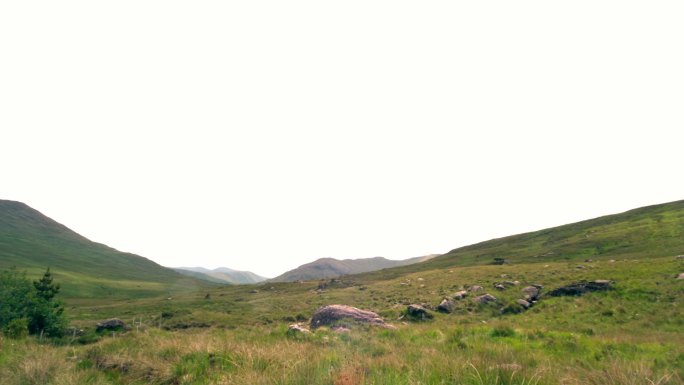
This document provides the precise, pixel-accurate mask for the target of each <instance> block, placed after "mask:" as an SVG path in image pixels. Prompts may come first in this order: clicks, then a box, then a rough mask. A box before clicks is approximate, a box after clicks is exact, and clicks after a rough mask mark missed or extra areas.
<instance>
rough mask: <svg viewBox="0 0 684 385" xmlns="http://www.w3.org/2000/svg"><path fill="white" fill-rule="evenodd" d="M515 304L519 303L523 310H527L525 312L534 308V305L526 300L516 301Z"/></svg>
mask: <svg viewBox="0 0 684 385" xmlns="http://www.w3.org/2000/svg"><path fill="white" fill-rule="evenodd" d="M515 303H517V304H518V305H520V306H522V307H523V308H525V310H527V309H529V308H530V307H532V304H531V303H529V302H527V301H525V300H524V299H518V300H516V301H515Z"/></svg>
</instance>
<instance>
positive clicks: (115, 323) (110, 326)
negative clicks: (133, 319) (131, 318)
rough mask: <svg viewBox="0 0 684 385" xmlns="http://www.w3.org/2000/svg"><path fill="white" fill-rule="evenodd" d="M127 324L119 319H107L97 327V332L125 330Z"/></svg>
mask: <svg viewBox="0 0 684 385" xmlns="http://www.w3.org/2000/svg"><path fill="white" fill-rule="evenodd" d="M125 329H126V323H124V322H123V321H122V320H120V319H118V318H110V319H106V320H104V321H102V322H100V323H98V324H97V325H96V329H95V330H96V331H98V332H101V331H103V330H113V331H116V330H125Z"/></svg>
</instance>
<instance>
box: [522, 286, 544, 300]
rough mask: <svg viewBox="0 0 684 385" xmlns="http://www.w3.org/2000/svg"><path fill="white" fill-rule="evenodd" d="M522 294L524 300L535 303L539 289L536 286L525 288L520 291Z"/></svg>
mask: <svg viewBox="0 0 684 385" xmlns="http://www.w3.org/2000/svg"><path fill="white" fill-rule="evenodd" d="M521 291H522V293H523V296H524V297H525V300H527V301H530V302H531V301H536V300H538V299H539V294H540V292H541V291H540V289H539V288H538V287H536V286H527V287H526V288H524V289H522V290H521Z"/></svg>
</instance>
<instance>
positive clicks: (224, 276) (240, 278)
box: [172, 267, 268, 285]
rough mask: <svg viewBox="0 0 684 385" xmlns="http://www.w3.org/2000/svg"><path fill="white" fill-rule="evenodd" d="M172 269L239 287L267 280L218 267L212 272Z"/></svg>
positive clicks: (189, 268) (252, 274) (195, 269)
mask: <svg viewBox="0 0 684 385" xmlns="http://www.w3.org/2000/svg"><path fill="white" fill-rule="evenodd" d="M172 269H173V270H175V271H177V272H179V273H181V274H184V275H188V276H191V277H195V278H199V279H203V280H205V281H209V282H216V283H231V284H238V285H239V284H250V283H259V282H262V281H265V280H267V279H268V278H265V277H262V276H260V275H256V274H254V273H252V272H251V271H239V270H233V269H229V268H227V267H219V268H216V269H213V270H210V269H205V268H203V267H174V268H172Z"/></svg>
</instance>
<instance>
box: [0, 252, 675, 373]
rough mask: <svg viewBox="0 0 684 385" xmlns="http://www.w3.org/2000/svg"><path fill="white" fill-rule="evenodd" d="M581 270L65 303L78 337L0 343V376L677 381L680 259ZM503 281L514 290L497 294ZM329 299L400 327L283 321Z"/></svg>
mask: <svg viewBox="0 0 684 385" xmlns="http://www.w3.org/2000/svg"><path fill="white" fill-rule="evenodd" d="M580 265H581V266H582V268H578V263H574V262H561V261H556V262H549V263H548V264H540V263H528V264H513V265H501V266H470V267H453V268H449V269H435V270H430V271H421V272H414V273H411V274H407V275H404V276H401V277H398V278H395V277H391V276H388V277H389V278H380V277H378V275H377V274H372V275H363V276H353V277H349V278H347V279H342V280H339V281H333V282H331V281H325V282H304V283H278V284H270V283H267V284H262V285H251V286H228V287H222V288H216V289H211V290H209V291H201V292H195V293H189V294H184V295H181V296H177V297H173V298H172V299H167V298H153V299H141V300H135V301H128V302H111V303H108V304H102V305H92V304H91V305H88V304H83V303H81V304H72V305H71V306H70V308H69V309H68V311H69V312H70V315H71V316H72V318H73V319H72V323H73V324H74V325H77V326H79V327H83V328H85V329H86V335H85V336H83V337H76V338H66V339H64V340H62V341H58V342H56V343H55V342H53V343H42V344H41V343H40V341H37V340H35V339H28V340H9V339H6V338H2V339H0V378H2V379H3V382H2V383H3V385H4V384H8V385H15V384H22V385H23V384H324V385H325V384H330V385H344V384H407V385H408V384H416V385H417V384H520V385H523V384H525V385H528V384H540V385H541V384H578V385H579V384H596V385H599V384H634V385H636V384H682V383H684V333H683V332H682V331H683V330H684V317H682V311H681V306H682V299H684V280H676V279H675V278H674V276H675V274H676V273H678V272H680V271H684V260H681V259H675V258H674V257H673V256H667V257H658V258H647V259H626V260H614V261H613V260H609V259H607V258H603V259H602V258H599V259H597V260H595V261H593V262H582V263H581V264H580ZM582 279H586V280H593V279H609V280H612V281H613V282H614V289H613V290H610V291H605V292H594V293H590V294H586V295H584V296H581V297H549V296H546V297H542V299H541V301H540V302H539V303H538V304H537V305H536V306H534V307H533V308H531V309H530V310H528V311H526V312H522V313H519V314H501V312H500V308H501V307H503V306H505V305H507V304H510V303H511V302H512V301H514V300H515V299H516V298H520V289H521V288H522V287H524V286H525V285H527V284H531V283H538V284H542V285H544V292H548V291H549V290H550V289H553V288H555V287H559V286H561V285H564V284H567V283H570V282H576V281H579V280H582ZM502 280H518V281H520V282H521V285H520V286H513V287H509V288H508V289H506V290H504V291H496V290H494V289H493V284H494V283H496V282H500V281H502ZM473 284H477V285H481V286H483V287H484V288H485V291H487V292H489V293H491V294H493V295H495V296H496V297H497V298H498V301H497V303H495V304H489V305H475V304H473V303H472V301H470V300H465V301H461V302H459V303H458V304H457V307H456V309H455V311H454V312H453V313H452V314H440V313H434V319H432V320H428V321H418V322H410V321H407V320H406V319H405V318H403V319H400V317H401V315H402V313H403V311H404V309H405V307H406V305H407V304H409V303H425V304H426V305H428V306H431V307H435V306H436V305H437V304H438V303H439V302H440V301H441V299H442V298H443V297H444V296H447V295H449V294H451V293H453V292H455V291H457V290H459V289H461V288H462V287H465V286H469V285H473ZM324 286H325V287H324ZM319 288H321V289H322V290H317V289H319ZM331 303H344V304H348V305H353V306H357V307H360V308H363V309H368V310H373V311H376V312H378V313H379V314H380V315H382V316H383V317H385V319H386V320H387V321H388V322H390V323H392V324H394V325H395V326H397V329H396V330H388V329H381V328H377V327H368V326H356V325H352V330H351V331H349V332H342V333H340V332H336V331H333V330H330V329H319V330H317V331H316V332H315V333H313V334H311V335H302V334H296V335H292V334H290V333H288V331H287V325H288V324H290V323H292V322H295V321H297V320H301V321H304V322H306V321H305V320H306V319H308V318H309V317H310V316H311V314H312V313H313V311H314V310H315V309H316V308H317V307H318V306H321V305H325V304H331ZM112 316H117V317H120V318H122V319H124V320H125V321H126V322H127V323H129V325H131V326H132V328H131V330H130V331H128V332H125V333H115V334H113V335H111V334H110V335H105V336H100V335H97V334H95V333H94V331H93V327H94V324H95V321H97V320H101V319H104V318H107V317H112ZM80 342H90V343H87V344H81V343H80Z"/></svg>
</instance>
